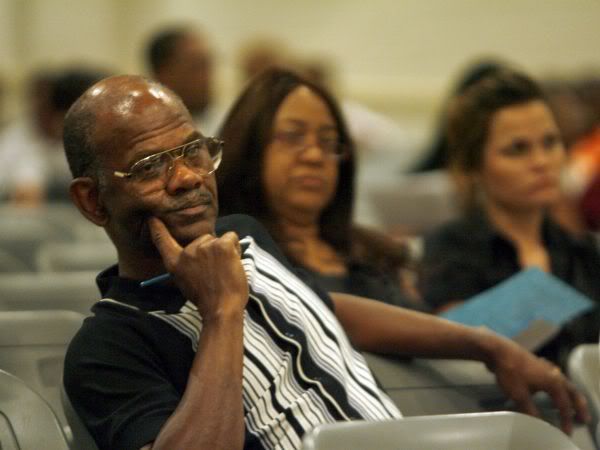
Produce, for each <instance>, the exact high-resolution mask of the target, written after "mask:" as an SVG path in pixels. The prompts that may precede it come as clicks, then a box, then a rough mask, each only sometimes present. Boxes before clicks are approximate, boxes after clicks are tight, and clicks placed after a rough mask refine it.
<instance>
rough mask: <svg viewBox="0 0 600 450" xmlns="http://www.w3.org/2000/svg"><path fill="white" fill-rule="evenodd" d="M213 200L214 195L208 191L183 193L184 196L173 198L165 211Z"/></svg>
mask: <svg viewBox="0 0 600 450" xmlns="http://www.w3.org/2000/svg"><path fill="white" fill-rule="evenodd" d="M213 202H214V196H213V195H212V193H210V192H209V191H194V192H191V193H188V194H186V195H185V197H181V198H178V199H176V200H173V202H172V203H171V204H170V205H169V207H168V208H167V212H173V211H179V210H181V209H185V208H191V207H194V206H198V205H209V204H212V203H213Z"/></svg>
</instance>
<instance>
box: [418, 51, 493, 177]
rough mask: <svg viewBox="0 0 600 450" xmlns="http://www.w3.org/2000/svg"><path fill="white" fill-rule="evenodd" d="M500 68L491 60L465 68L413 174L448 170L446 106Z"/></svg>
mask: <svg viewBox="0 0 600 450" xmlns="http://www.w3.org/2000/svg"><path fill="white" fill-rule="evenodd" d="M502 67H503V63H500V62H499V61H496V60H492V59H482V60H478V61H476V62H474V63H472V64H470V65H469V66H468V67H467V69H466V70H465V71H464V73H463V74H462V75H461V77H460V80H459V81H458V82H457V84H456V87H455V88H454V89H453V92H452V93H451V94H450V96H449V98H448V100H446V102H445V103H444V107H443V109H442V112H441V114H440V118H439V123H438V127H437V129H436V132H435V135H434V136H433V139H432V142H431V143H430V144H429V148H427V149H425V151H424V153H425V155H424V157H423V159H422V160H421V161H419V163H418V164H417V165H416V166H415V167H414V168H413V171H414V172H429V171H432V170H443V169H447V168H448V139H447V137H446V122H447V120H448V117H447V115H448V105H449V104H450V102H451V101H452V100H453V99H454V98H455V97H457V96H459V95H460V94H462V93H463V92H465V90H467V89H468V88H469V87H470V86H472V85H473V84H475V83H477V81H479V80H481V79H482V78H483V77H485V76H487V75H490V74H493V73H495V72H497V71H499V70H501V69H502Z"/></svg>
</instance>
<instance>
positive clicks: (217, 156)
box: [113, 136, 225, 181]
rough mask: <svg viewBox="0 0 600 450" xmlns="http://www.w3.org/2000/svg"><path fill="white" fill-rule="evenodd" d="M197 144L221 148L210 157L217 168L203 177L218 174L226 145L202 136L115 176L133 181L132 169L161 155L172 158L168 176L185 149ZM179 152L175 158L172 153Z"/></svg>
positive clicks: (135, 164)
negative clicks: (209, 143) (167, 155)
mask: <svg viewBox="0 0 600 450" xmlns="http://www.w3.org/2000/svg"><path fill="white" fill-rule="evenodd" d="M197 142H201V143H202V145H205V143H206V142H213V143H215V144H216V145H218V146H219V150H218V152H217V153H216V154H215V156H210V159H211V161H212V162H213V163H214V162H215V160H218V162H217V164H216V165H215V167H214V168H213V169H212V170H210V171H208V172H206V173H204V174H202V176H209V175H212V174H213V173H215V172H216V170H217V169H218V168H219V166H220V165H221V160H222V157H223V146H224V145H225V142H224V141H222V140H220V139H217V138H215V137H207V136H202V137H199V138H198V139H194V140H193V141H190V142H186V143H185V144H181V145H178V146H177V147H173V148H170V149H167V150H161V151H160V152H156V153H152V154H151V155H148V156H144V157H143V158H141V159H138V160H137V161H136V162H134V163H133V164H132V165H131V166H130V168H129V172H123V171H120V170H115V171H113V175H114V176H116V177H117V178H121V179H128V180H130V179H132V177H133V175H134V171H133V170H132V169H134V167H136V166H137V165H139V164H140V163H142V162H143V161H146V160H148V159H150V158H155V157H156V156H161V155H164V154H169V156H170V157H171V165H170V166H169V167H168V169H167V174H168V173H170V172H171V170H173V167H174V166H175V161H177V160H178V159H180V158H184V150H185V148H186V147H188V146H189V145H192V144H195V143H197ZM177 151H179V155H177V156H173V155H172V153H175V152H177ZM184 162H185V158H184ZM147 181H149V180H147Z"/></svg>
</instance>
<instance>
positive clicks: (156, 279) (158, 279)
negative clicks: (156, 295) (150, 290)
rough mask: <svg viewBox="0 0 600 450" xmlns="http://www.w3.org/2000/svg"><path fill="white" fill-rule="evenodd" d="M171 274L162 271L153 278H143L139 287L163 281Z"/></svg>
mask: <svg viewBox="0 0 600 450" xmlns="http://www.w3.org/2000/svg"><path fill="white" fill-rule="evenodd" d="M172 276H173V275H171V274H170V273H168V272H167V273H163V274H162V275H158V276H156V277H154V278H149V279H148V280H144V281H142V282H141V283H140V287H141V288H144V287H148V286H152V285H154V284H156V283H161V282H163V281H166V280H168V279H170V278H171V277H172Z"/></svg>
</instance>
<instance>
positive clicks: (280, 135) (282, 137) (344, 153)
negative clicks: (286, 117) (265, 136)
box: [271, 131, 348, 161]
mask: <svg viewBox="0 0 600 450" xmlns="http://www.w3.org/2000/svg"><path fill="white" fill-rule="evenodd" d="M293 134H296V135H300V134H302V140H303V142H302V144H301V145H298V144H293V143H292V142H290V140H289V139H288V137H287V136H289V135H293ZM309 134H310V133H309V132H307V131H303V132H302V133H300V132H290V131H287V132H286V131H275V132H273V135H272V137H271V139H272V140H277V141H279V142H282V143H283V144H285V145H288V146H290V148H291V150H292V151H293V152H295V153H301V152H303V151H305V150H306V149H307V148H308V147H309V146H310V144H309V143H308V142H306V138H307V136H308V135H309ZM316 143H317V146H318V147H319V148H320V149H321V151H322V152H323V155H324V156H325V157H326V158H329V159H333V160H335V161H342V160H344V159H346V158H347V157H348V145H347V144H345V143H343V142H341V141H340V140H339V138H338V139H337V143H336V144H337V148H338V149H339V150H340V151H339V153H333V152H331V151H329V150H327V149H326V148H325V147H324V146H323V143H322V142H321V139H320V137H319V135H318V133H317V140H316Z"/></svg>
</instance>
